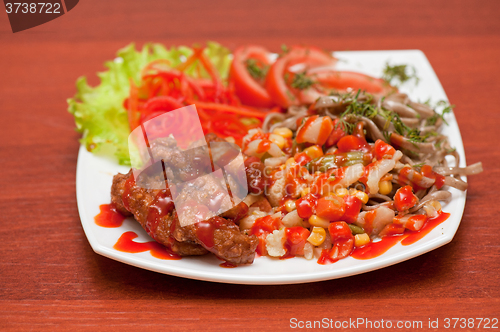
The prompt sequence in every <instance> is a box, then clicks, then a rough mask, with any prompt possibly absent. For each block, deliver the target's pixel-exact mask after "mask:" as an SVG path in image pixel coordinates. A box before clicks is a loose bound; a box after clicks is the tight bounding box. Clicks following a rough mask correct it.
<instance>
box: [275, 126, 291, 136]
mask: <svg viewBox="0 0 500 332" xmlns="http://www.w3.org/2000/svg"><path fill="white" fill-rule="evenodd" d="M273 134H276V135H280V136H281V137H283V138H292V136H293V132H292V131H291V130H290V129H288V128H286V127H278V128H274V130H273Z"/></svg>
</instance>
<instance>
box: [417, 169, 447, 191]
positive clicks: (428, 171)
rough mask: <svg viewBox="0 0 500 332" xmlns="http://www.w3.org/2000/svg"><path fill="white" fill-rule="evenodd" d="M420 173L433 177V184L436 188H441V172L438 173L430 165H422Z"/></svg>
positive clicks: (442, 181) (442, 178) (442, 182)
mask: <svg viewBox="0 0 500 332" xmlns="http://www.w3.org/2000/svg"><path fill="white" fill-rule="evenodd" d="M421 172H422V175H424V176H425V177H428V178H431V179H434V184H435V185H436V188H438V189H441V187H442V186H443V185H444V180H445V178H444V176H442V175H441V174H438V173H436V172H434V171H433V170H432V167H431V166H430V165H424V166H422V170H421Z"/></svg>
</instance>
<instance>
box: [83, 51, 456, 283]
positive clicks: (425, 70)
mask: <svg viewBox="0 0 500 332" xmlns="http://www.w3.org/2000/svg"><path fill="white" fill-rule="evenodd" d="M335 55H336V56H337V57H338V58H339V59H341V60H342V61H340V62H339V64H338V67H339V69H341V70H353V71H359V72H363V73H365V74H368V75H372V76H375V77H380V76H381V75H382V69H383V68H384V66H385V63H386V62H389V63H390V64H391V65H395V64H409V65H412V66H414V67H415V68H416V70H417V75H418V77H419V78H420V82H419V84H418V85H415V84H414V82H409V83H406V84H405V85H403V86H402V87H401V89H400V90H401V91H403V92H406V93H408V94H409V95H410V97H411V98H412V99H413V100H417V101H418V100H420V101H425V100H427V99H429V98H430V99H431V101H432V102H434V103H435V102H437V101H439V100H447V98H446V95H445V93H444V90H443V88H442V86H441V84H440V83H439V80H438V78H437V77H436V74H435V73H434V71H433V69H432V67H431V65H430V64H429V61H428V60H427V58H426V57H425V55H424V54H423V53H422V52H421V51H418V50H406V51H362V52H337V53H335ZM446 121H447V122H448V123H449V126H448V127H446V128H445V129H444V133H445V134H447V135H448V136H449V138H450V142H451V145H452V146H454V147H456V149H457V151H458V153H459V154H460V156H461V166H465V155H464V149H463V144H462V138H461V136H460V131H459V129H458V125H457V122H456V120H455V117H454V115H453V114H448V115H447V116H446ZM128 170H129V169H128V168H127V167H123V166H119V165H117V163H116V162H115V161H113V160H110V159H107V158H103V157H98V156H95V155H93V154H91V153H89V152H87V151H86V150H85V148H84V147H81V148H80V152H79V156H78V166H77V179H76V184H77V200H78V210H79V213H80V218H81V221H82V225H83V228H84V230H85V234H86V236H87V238H88V240H89V242H90V245H91V246H92V248H93V249H94V251H95V252H96V253H98V254H101V255H103V256H106V257H109V258H111V259H115V260H117V261H120V262H123V263H126V264H130V265H133V266H137V267H140V268H143V269H147V270H152V271H156V272H160V273H165V274H170V275H174V276H179V277H184V278H191V279H199V280H206V281H215V282H224V283H234V284H256V285H272V284H274V285H279V284H294V283H304V282H313V281H321V280H327V279H335V278H341V277H347V276H351V275H355V274H359V273H364V272H368V271H372V270H376V269H380V268H383V267H386V266H389V265H392V264H396V263H399V262H402V261H405V260H408V259H410V258H413V257H416V256H419V255H422V254H424V253H426V252H428V251H431V250H433V249H436V248H438V247H440V246H442V245H445V244H447V243H448V242H450V241H451V240H452V239H453V236H454V235H455V232H456V231H457V229H458V226H459V224H460V220H461V218H462V213H463V210H464V206H465V196H466V193H465V192H461V191H458V190H455V189H453V188H452V189H450V190H451V191H452V194H453V199H452V201H451V202H450V203H448V204H447V205H446V206H444V208H443V210H444V211H446V212H450V213H451V216H450V217H449V218H448V219H447V220H446V221H445V222H443V223H442V224H440V225H439V226H438V227H436V228H435V229H434V230H432V231H431V232H430V233H429V234H428V235H426V236H425V237H424V238H423V239H421V240H420V241H418V242H416V243H414V244H412V245H409V246H402V245H401V244H397V245H396V246H394V247H392V248H391V249H389V250H388V251H387V252H386V253H384V254H383V255H381V256H379V257H376V258H373V259H369V260H356V259H354V258H352V257H348V258H346V259H343V260H341V261H339V262H337V263H334V264H331V265H320V264H318V263H317V262H316V260H311V261H308V260H306V259H304V258H302V257H296V258H293V259H287V260H279V259H271V258H268V257H259V258H257V259H255V261H254V263H253V264H252V265H248V266H239V267H237V268H231V269H228V268H222V267H220V266H219V264H220V263H221V261H220V260H218V259H217V258H215V257H214V256H213V255H206V256H203V257H185V258H182V259H181V260H161V259H157V258H154V257H153V256H151V254H150V253H149V251H147V252H143V253H137V254H131V253H125V252H120V251H117V250H115V249H113V245H114V244H115V243H116V241H117V240H118V238H119V237H120V236H121V235H122V234H123V233H124V232H126V231H133V232H135V233H137V234H138V235H139V237H138V238H137V239H135V241H137V242H146V241H151V238H150V237H149V236H148V235H147V234H146V232H145V231H144V230H143V229H142V228H141V227H140V225H139V224H138V223H137V222H136V221H134V220H133V219H132V218H128V219H126V220H125V222H124V223H123V225H122V226H121V227H119V228H103V227H99V226H97V225H96V224H95V223H94V216H95V215H97V214H98V213H99V205H101V204H106V203H109V202H110V187H111V183H112V178H113V175H114V174H116V173H118V172H121V173H126V172H128Z"/></svg>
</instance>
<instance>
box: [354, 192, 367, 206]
mask: <svg viewBox="0 0 500 332" xmlns="http://www.w3.org/2000/svg"><path fill="white" fill-rule="evenodd" d="M354 196H356V197H357V198H358V199H359V200H360V201H361V202H363V204H366V203H368V195H367V194H366V193H365V192H362V191H359V190H358V191H356V193H355V194H354Z"/></svg>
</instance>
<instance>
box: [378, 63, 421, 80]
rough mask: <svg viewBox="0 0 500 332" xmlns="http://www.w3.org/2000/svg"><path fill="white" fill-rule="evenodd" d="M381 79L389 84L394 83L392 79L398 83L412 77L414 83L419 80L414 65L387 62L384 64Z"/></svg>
mask: <svg viewBox="0 0 500 332" xmlns="http://www.w3.org/2000/svg"><path fill="white" fill-rule="evenodd" d="M382 79H384V80H385V81H387V82H388V83H390V84H394V83H393V82H392V81H393V80H396V81H399V83H400V84H403V83H405V82H407V81H410V80H412V79H414V80H415V84H418V82H419V81H420V79H419V78H418V76H417V74H416V69H415V67H413V66H408V65H395V66H390V65H389V63H386V64H385V68H384V74H383V76H382Z"/></svg>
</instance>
